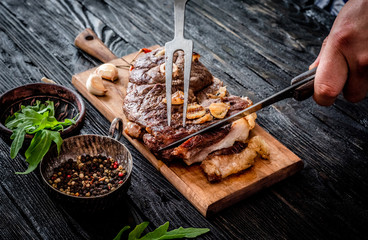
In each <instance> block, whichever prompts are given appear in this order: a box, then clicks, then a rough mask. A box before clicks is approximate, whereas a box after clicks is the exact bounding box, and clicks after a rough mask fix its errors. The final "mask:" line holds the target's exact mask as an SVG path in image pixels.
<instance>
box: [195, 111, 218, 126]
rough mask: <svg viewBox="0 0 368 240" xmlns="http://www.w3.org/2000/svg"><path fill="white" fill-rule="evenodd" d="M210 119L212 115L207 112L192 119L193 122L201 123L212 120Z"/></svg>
mask: <svg viewBox="0 0 368 240" xmlns="http://www.w3.org/2000/svg"><path fill="white" fill-rule="evenodd" d="M212 120H213V117H212V115H211V114H209V113H207V114H206V115H204V116H203V117H200V118H198V119H196V120H194V121H193V124H202V123H205V122H209V121H212Z"/></svg>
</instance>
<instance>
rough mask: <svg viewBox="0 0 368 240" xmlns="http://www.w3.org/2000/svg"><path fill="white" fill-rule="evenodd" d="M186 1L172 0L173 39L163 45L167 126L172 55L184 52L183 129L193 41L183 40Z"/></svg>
mask: <svg viewBox="0 0 368 240" xmlns="http://www.w3.org/2000/svg"><path fill="white" fill-rule="evenodd" d="M186 2H187V0H174V16H175V36H174V39H173V40H172V41H170V42H167V43H166V44H165V72H166V74H165V75H166V102H167V124H168V125H169V126H170V124H171V86H172V70H173V66H172V65H173V55H174V53H175V52H176V51H178V50H182V51H183V52H184V107H183V127H184V126H185V120H186V117H187V106H188V91H189V80H190V70H191V66H192V53H193V41H192V40H189V39H185V38H184V13H185V4H186Z"/></svg>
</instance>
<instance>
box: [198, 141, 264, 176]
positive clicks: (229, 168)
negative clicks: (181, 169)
mask: <svg viewBox="0 0 368 240" xmlns="http://www.w3.org/2000/svg"><path fill="white" fill-rule="evenodd" d="M258 155H260V156H261V157H262V158H264V159H267V158H269V148H268V146H267V144H266V143H265V142H264V141H263V139H262V138H261V137H260V136H255V137H253V138H251V139H250V140H249V143H248V146H247V147H246V148H245V149H244V150H243V151H242V152H240V153H237V154H232V155H217V156H211V158H208V159H206V160H204V161H203V162H202V164H201V167H202V169H203V171H204V172H205V174H206V175H207V179H208V180H209V181H211V182H213V181H219V180H221V179H223V178H226V177H228V176H230V175H232V174H236V173H239V172H241V171H243V170H245V169H247V168H249V167H251V166H252V165H253V164H254V160H255V158H256V157H257V156H258Z"/></svg>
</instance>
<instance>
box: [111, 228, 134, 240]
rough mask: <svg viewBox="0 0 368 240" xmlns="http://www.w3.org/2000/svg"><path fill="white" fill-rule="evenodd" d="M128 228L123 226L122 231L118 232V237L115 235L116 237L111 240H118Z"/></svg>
mask: <svg viewBox="0 0 368 240" xmlns="http://www.w3.org/2000/svg"><path fill="white" fill-rule="evenodd" d="M129 228H130V226H125V227H124V228H123V229H121V230H120V232H119V233H118V235H116V237H115V238H114V239H113V240H120V239H121V236H122V235H123V233H124V232H125V231H126V230H128V229H129Z"/></svg>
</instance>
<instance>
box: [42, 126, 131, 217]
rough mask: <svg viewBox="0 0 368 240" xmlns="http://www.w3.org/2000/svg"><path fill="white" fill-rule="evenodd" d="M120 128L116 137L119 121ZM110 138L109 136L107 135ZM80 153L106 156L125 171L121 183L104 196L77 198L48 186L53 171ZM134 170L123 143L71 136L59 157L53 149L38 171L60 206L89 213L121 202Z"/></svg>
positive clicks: (119, 133)
mask: <svg viewBox="0 0 368 240" xmlns="http://www.w3.org/2000/svg"><path fill="white" fill-rule="evenodd" d="M119 121H120V123H119V124H121V125H119V126H120V127H119V129H118V136H117V137H116V139H119V138H120V136H121V130H122V121H121V119H119ZM116 123H117V122H116V120H115V121H113V123H112V127H111V128H110V129H114V130H115V125H114V124H116ZM110 136H112V134H110ZM83 154H89V155H90V156H96V155H98V154H101V155H103V156H106V157H112V158H114V159H115V160H116V161H117V162H118V163H119V164H120V165H122V166H123V167H124V169H125V170H126V174H125V175H124V177H123V179H122V180H123V183H122V184H121V185H120V186H118V187H117V188H116V189H115V190H113V191H110V192H108V193H106V194H103V195H98V196H90V197H80V196H78V197H77V196H73V195H68V194H66V193H64V192H61V191H59V190H57V189H55V188H53V187H52V186H51V184H50V183H49V182H48V180H49V179H50V177H51V176H52V174H53V172H54V168H56V167H58V166H60V165H61V164H62V163H64V162H66V161H67V160H68V159H70V158H71V159H76V158H77V157H78V156H80V155H83ZM132 169H133V160H132V156H131V154H130V152H129V150H128V149H127V148H126V147H125V146H124V144H122V143H120V142H119V141H117V140H115V139H113V138H111V137H105V136H99V135H79V136H74V137H70V138H67V139H65V140H64V142H63V144H62V146H61V151H60V154H59V155H58V153H57V149H56V146H54V147H52V148H51V149H50V151H49V152H48V153H47V154H46V155H45V157H44V158H43V160H42V161H41V163H40V172H41V176H42V179H43V181H44V182H45V184H46V185H47V189H48V191H49V193H50V194H51V195H52V196H53V197H55V198H56V199H57V200H58V201H59V202H60V203H62V204H63V205H66V206H67V207H70V208H74V209H78V210H82V211H83V210H86V211H89V212H91V211H92V212H93V211H101V210H105V209H108V208H109V207H112V206H114V205H115V204H117V203H118V202H119V200H121V199H122V198H123V197H124V195H125V193H126V191H127V189H128V187H129V186H130V176H131V172H132Z"/></svg>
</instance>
